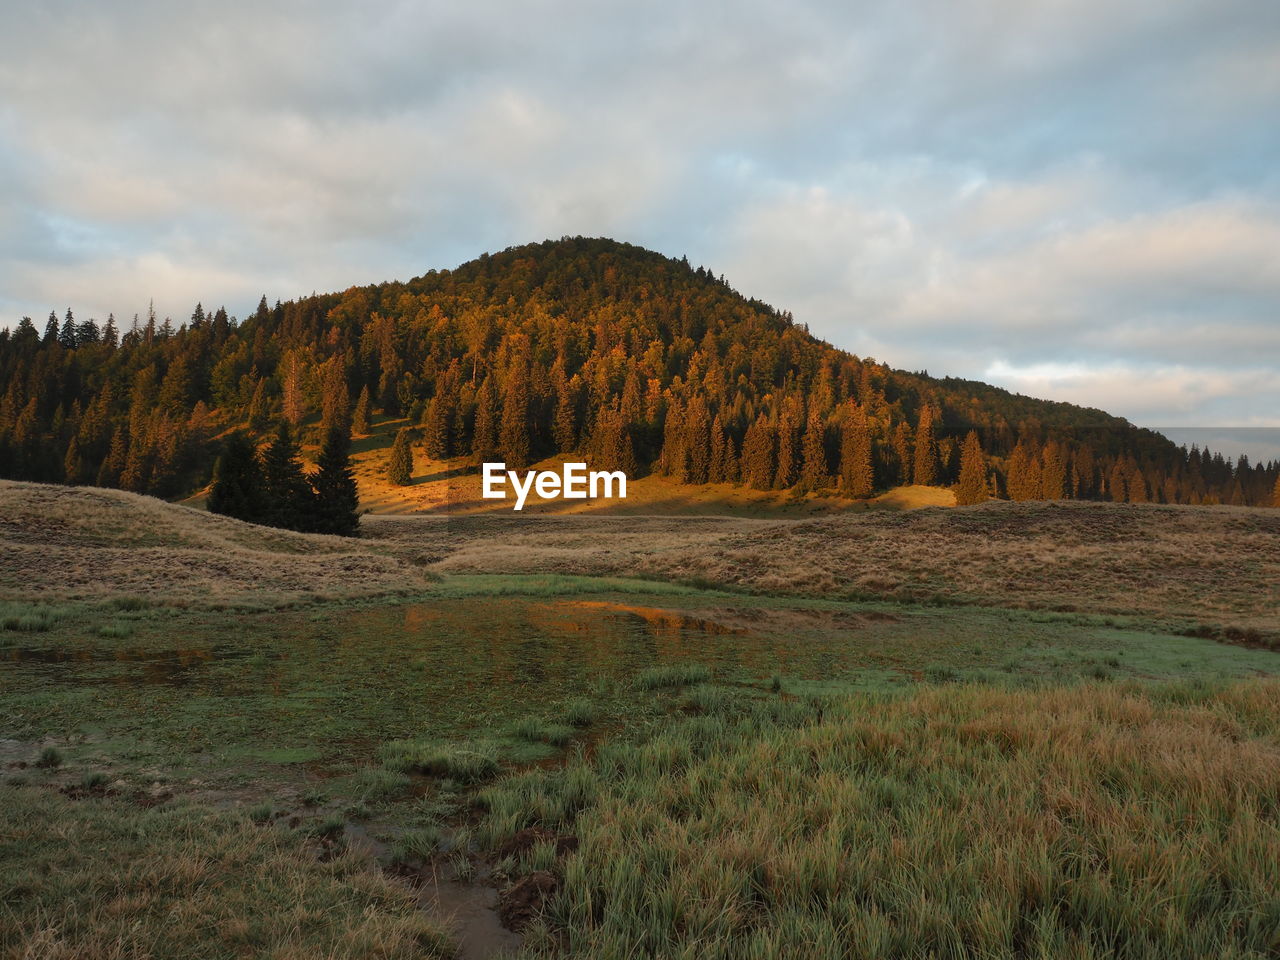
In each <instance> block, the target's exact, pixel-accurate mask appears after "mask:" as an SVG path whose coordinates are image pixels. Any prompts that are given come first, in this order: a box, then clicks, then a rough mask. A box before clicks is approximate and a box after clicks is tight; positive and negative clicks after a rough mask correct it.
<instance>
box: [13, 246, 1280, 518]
mask: <svg viewBox="0 0 1280 960" xmlns="http://www.w3.org/2000/svg"><path fill="white" fill-rule="evenodd" d="M122 326H126V327H127V329H121V327H122ZM379 414H386V415H390V416H394V417H406V416H407V417H408V418H409V422H410V423H411V424H412V425H415V427H416V429H417V436H418V438H419V440H420V443H421V444H422V446H423V447H424V448H425V452H426V453H427V454H428V455H430V456H432V457H435V458H444V457H452V456H470V457H474V458H476V459H477V460H484V459H499V458H500V459H503V460H505V461H506V462H507V463H508V465H510V466H517V465H523V464H526V463H529V462H531V461H534V460H537V459H540V458H542V457H544V456H548V455H551V454H554V453H557V452H570V451H580V452H583V453H586V454H587V455H588V456H589V457H590V458H591V459H592V461H593V463H595V464H596V465H598V466H608V467H613V468H618V467H620V468H623V469H626V470H628V471H631V472H632V473H644V472H646V471H661V472H664V473H667V474H669V475H671V476H673V477H675V478H676V479H679V480H682V481H685V482H688V483H705V482H727V481H738V482H742V483H745V484H748V485H751V486H754V487H758V488H762V489H787V488H798V489H824V490H832V491H840V492H843V493H844V494H845V495H848V496H865V495H867V494H869V493H870V491H871V489H872V488H873V487H876V488H883V487H888V486H893V485H897V484H902V483H912V482H914V483H933V484H939V483H941V484H949V483H955V482H957V481H958V480H960V479H961V474H962V468H966V469H964V470H963V472H964V478H965V481H966V483H967V484H968V488H969V495H970V497H972V496H981V495H983V494H984V493H990V494H992V495H995V496H1010V497H1013V498H1016V499H1032V498H1046V499H1054V498H1060V497H1081V498H1107V499H1115V500H1133V501H1142V500H1154V501H1170V502H1192V503H1201V502H1219V501H1222V502H1231V503H1251V504H1263V503H1269V502H1270V501H1271V498H1272V496H1273V489H1274V488H1275V487H1276V484H1277V474H1278V473H1280V465H1276V464H1271V465H1266V466H1264V465H1256V466H1250V465H1248V464H1247V463H1245V462H1242V463H1239V464H1231V463H1226V462H1224V461H1223V460H1222V459H1221V458H1220V457H1216V456H1209V455H1207V454H1202V453H1201V452H1199V451H1192V452H1190V453H1188V452H1186V451H1183V450H1181V449H1179V448H1177V447H1175V446H1174V444H1172V443H1171V442H1169V441H1168V440H1167V439H1165V438H1164V437H1162V436H1160V435H1158V434H1155V433H1152V432H1150V431H1145V430H1139V429H1136V428H1134V427H1133V426H1131V425H1130V424H1128V423H1127V422H1126V421H1124V420H1120V419H1118V418H1115V417H1111V416H1108V415H1107V414H1105V413H1103V412H1101V411H1098V410H1091V409H1085V408H1081V407H1076V406H1073V405H1070V404H1064V403H1050V402H1046V401H1041V400H1033V399H1030V398H1028V397H1023V396H1019V395H1015V394H1010V393H1008V392H1006V391H1003V390H998V389H996V388H993V387H990V386H987V385H985V384H979V383H972V382H968V381H963V380H954V379H935V378H931V377H928V376H924V375H919V374H912V373H905V372H902V371H897V370H891V369H890V368H889V367H888V366H886V365H884V364H882V363H877V362H875V361H873V360H870V359H859V358H857V357H854V356H851V355H850V354H848V353H845V352H843V351H841V350H837V349H835V348H833V347H832V346H830V345H828V344H826V343H824V342H822V341H820V340H817V339H816V338H814V337H812V336H811V335H810V334H809V333H808V331H807V329H806V328H805V327H804V326H803V325H800V324H796V323H794V322H793V320H792V318H791V316H790V315H789V314H787V313H783V312H779V311H777V310H775V309H774V308H772V307H770V306H768V305H767V304H764V303H761V302H759V301H757V300H750V299H746V298H744V297H743V296H741V295H740V294H738V293H737V292H736V291H734V290H733V289H732V288H730V287H729V286H728V285H727V284H726V283H725V282H724V280H723V279H722V278H717V277H715V276H714V275H712V274H711V273H709V272H708V271H706V270H704V269H703V268H701V267H698V268H696V269H694V268H693V267H691V266H690V265H689V263H688V262H687V261H685V260H683V259H682V260H674V259H670V258H667V257H664V256H661V255H659V254H656V253H652V252H649V251H647V250H643V249H641V248H639V247H634V246H630V245H627V244H621V243H616V242H613V241H610V240H597V239H584V238H573V239H563V240H559V241H549V242H546V243H540V244H531V245H528V246H523V247H517V248H513V249H509V250H506V251H503V252H502V253H499V254H495V255H491V256H490V255H486V256H482V257H480V258H479V259H477V260H475V261H472V262H471V263H468V264H465V265H464V266H462V267H459V268H458V269H457V270H452V271H448V270H445V271H438V272H437V271H432V272H430V273H428V274H426V275H425V276H422V277H419V278H417V279H415V280H411V281H409V282H407V283H384V284H380V285H377V286H370V287H357V288H352V289H350V290H347V291H345V292H343V293H335V294H327V295H322V296H311V297H306V298H303V299H299V300H294V301H290V302H287V303H277V304H276V305H275V306H274V307H272V306H269V305H268V304H267V302H266V300H265V298H264V299H263V301H262V303H260V304H259V306H258V309H257V311H256V312H255V313H254V314H253V315H251V316H249V317H247V318H245V319H244V320H243V321H240V322H237V321H236V320H235V319H234V318H231V317H229V316H228V315H227V314H226V311H225V310H217V311H214V312H212V313H208V312H206V311H205V310H204V309H203V308H202V307H200V306H197V307H196V308H195V311H194V312H193V314H192V316H191V317H190V319H189V320H188V321H187V322H185V323H182V324H181V325H179V326H176V327H175V326H174V324H172V323H170V322H169V321H164V322H162V323H157V321H156V318H154V317H149V318H144V319H143V320H142V321H141V322H138V321H137V320H136V319H135V321H134V322H133V323H132V324H129V325H121V324H118V323H117V322H116V321H115V319H114V318H108V320H107V321H106V322H105V323H100V322H98V321H95V320H84V321H82V322H81V321H77V319H76V318H75V317H74V316H73V314H72V313H71V311H70V310H69V311H68V312H67V314H66V316H65V317H64V318H62V319H61V320H60V319H59V318H58V317H56V316H54V315H51V316H50V318H49V320H48V323H47V324H46V325H45V326H44V328H43V330H42V329H41V328H39V327H37V326H36V325H35V324H33V323H32V322H31V321H30V320H28V319H25V318H24V319H23V320H22V322H21V323H20V324H19V325H17V326H16V327H15V328H14V329H13V330H11V331H9V330H6V331H3V332H0V475H2V476H6V477H11V478H17V479H29V480H47V481H65V482H68V483H88V484H98V485H101V486H119V487H123V488H125V489H129V490H135V491H139V492H148V493H155V494H158V495H161V496H175V495H180V494H183V493H186V492H188V491H191V490H193V489H196V488H198V487H200V486H202V485H203V484H204V483H205V482H207V480H208V476H209V471H210V469H211V465H212V462H213V460H214V458H215V456H216V454H217V451H218V449H219V448H220V444H221V442H222V439H223V438H224V437H225V436H226V435H227V434H228V432H229V431H233V430H238V429H248V430H249V431H251V432H252V433H253V434H254V435H262V434H264V433H266V432H268V431H270V430H271V429H273V428H274V426H275V424H276V423H277V422H278V421H279V420H281V419H283V420H287V421H289V422H290V423H292V424H294V425H295V426H296V427H298V428H299V429H300V430H301V431H302V433H303V435H304V436H308V435H311V436H315V435H318V431H319V429H321V428H327V427H328V426H329V425H331V424H333V423H338V424H343V425H346V424H350V425H351V426H352V427H353V428H354V430H355V431H356V432H357V433H360V432H362V431H367V430H368V422H369V419H370V417H371V416H376V415H379ZM971 431H973V432H974V439H971V440H969V442H968V445H967V454H966V455H964V456H962V448H964V447H966V444H965V441H966V438H967V437H968V436H969V434H970V432H971ZM975 478H977V480H976V481H975ZM975 482H976V484H977V487H978V488H979V489H978V490H977V492H976V494H975V491H974V487H975Z"/></svg>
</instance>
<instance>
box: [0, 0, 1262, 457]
mask: <svg viewBox="0 0 1280 960" xmlns="http://www.w3.org/2000/svg"><path fill="white" fill-rule="evenodd" d="M0 34H2V35H3V36H5V37H8V38H9V43H8V44H6V50H5V55H4V57H3V58H2V59H0V321H2V322H6V323H12V322H14V321H16V320H17V319H18V318H19V317H21V316H22V315H24V314H29V315H31V316H33V317H34V318H36V319H37V321H39V320H40V319H41V318H43V317H44V316H45V315H47V313H48V312H49V310H50V309H57V310H58V311H59V313H61V312H62V311H63V310H64V309H65V308H66V307H67V306H71V307H72V308H73V309H74V310H75V311H76V314H77V316H80V317H82V318H83V317H84V316H97V317H105V315H106V313H107V312H108V311H114V312H115V313H116V315H117V317H121V316H124V317H131V316H132V314H133V313H134V312H137V311H145V308H146V304H147V301H148V300H149V299H152V298H154V300H155V303H156V307H157V310H159V311H160V312H161V313H162V314H166V313H167V314H172V315H173V316H174V317H175V319H177V318H181V317H185V316H187V315H189V314H190V311H191V308H192V306H193V304H194V303H195V301H196V300H202V301H203V302H204V303H205V304H206V306H207V305H210V304H219V303H225V304H226V306H227V307H228V309H230V310H231V311H232V312H233V313H236V314H240V315H243V314H244V313H246V312H247V311H248V310H249V309H250V308H251V307H252V306H253V305H254V304H255V303H256V302H257V299H258V297H259V295H261V294H262V293H266V294H267V296H268V297H269V298H272V299H275V298H277V297H279V298H281V299H287V298H289V297H292V296H296V295H298V294H302V293H308V292H310V291H312V290H316V291H329V290H335V289H343V288H345V287H347V286H350V285H353V284H360V283H368V282H376V281H380V280H385V279H407V278H409V277H411V276H415V275H417V274H420V273H422V272H424V271H425V270H427V269H428V268H431V267H448V266H455V265H457V264H458V263H460V262H462V261H465V260H468V259H471V258H472V257H474V256H476V255H477V254H479V253H481V252H483V251H486V250H497V249H501V248H503V247H506V246H510V245H513V244H519V243H524V242H527V241H531V240H540V239H544V238H547V237H558V236H561V235H565V234H587V235H605V236H612V237H615V238H618V239H623V240H628V241H631V242H635V243H639V244H643V245H645V246H648V247H652V248H654V249H656V250H660V251H662V252H664V253H667V254H670V255H673V256H679V255H681V254H687V255H688V257H689V258H690V260H691V261H693V262H694V263H703V264H706V265H707V266H709V267H711V268H713V269H714V270H715V271H716V272H717V273H723V274H724V275H725V277H726V278H727V279H728V280H729V281H730V282H731V283H732V284H733V285H734V286H735V287H737V288H738V289H739V290H741V291H742V292H744V293H746V294H748V295H752V296H756V297H759V298H761V299H764V300H767V301H769V302H771V303H773V304H775V305H776V306H779V307H782V308H787V309H790V310H791V311H792V312H793V313H794V314H795V316H796V318H797V319H798V320H801V321H804V322H807V323H808V324H809V326H810V328H811V329H812V330H813V331H814V332H815V333H817V334H818V335H820V336H822V337H824V338H826V339H828V340H830V341H831V342H833V343H835V344H837V345H839V346H842V347H845V348H848V349H850V350H853V351H854V352H857V353H859V354H862V355H870V356H874V357H876V358H877V359H882V360H885V361H887V362H889V363H890V364H892V365H893V366H897V367H904V368H908V369H928V370H929V371H930V372H931V373H935V374H944V373H946V374H953V375H957V376H965V377H972V378H978V379H984V380H987V381H990V382H993V383H997V384H999V385H1002V386H1006V387H1010V388H1013V389H1017V390H1020V391H1022V392H1025V393H1030V394H1034V395H1038V396H1045V397H1050V398H1054V399H1063V400H1071V401H1074V402H1079V403H1086V404H1089V405H1092V406H1100V407H1103V408H1105V409H1108V410H1110V411H1112V412H1115V413H1118V414H1121V415H1123V416H1127V417H1129V418H1130V419H1131V420H1133V421H1135V422H1137V423H1141V424H1144V425H1153V426H1163V425H1195V426H1222V425H1231V426H1237V427H1244V426H1254V427H1280V120H1278V118H1280V3H1275V2H1271V0H1127V2H1124V3H1117V2H1115V0H896V2H848V0H845V2H825V3H824V2H803V0H800V2H797V0H791V2H788V3H785V4H783V3H759V2H751V0H745V2H738V3H720V2H718V3H710V2H708V3H700V4H698V3H695V4H690V3H688V2H682V0H651V2H649V3H645V4H626V5H622V4H608V3H601V2H599V0H522V2H518V3H517V2H494V3H484V2H470V3H463V2H436V3H412V2H399V3H389V2H373V3H369V2H366V3H363V4H360V5H359V6H357V5H355V4H349V3H348V4H339V3H330V2H325V0H312V2H307V3H302V2H298V3H284V2H276V0H271V2H254V3H239V2H236V0H223V2H220V3H217V4H211V3H197V4H189V5H188V4H174V3H172V2H163V3H161V2H146V0H128V2H63V0H44V2H41V3H34V2H25V0H22V2H14V3H5V4H4V5H3V7H2V8H0ZM1277 450H1280V448H1277Z"/></svg>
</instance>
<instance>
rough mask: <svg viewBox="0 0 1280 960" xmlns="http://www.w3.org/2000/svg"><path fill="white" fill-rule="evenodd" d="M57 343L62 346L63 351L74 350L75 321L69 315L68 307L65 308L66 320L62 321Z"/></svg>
mask: <svg viewBox="0 0 1280 960" xmlns="http://www.w3.org/2000/svg"><path fill="white" fill-rule="evenodd" d="M50 316H52V314H50ZM58 342H59V343H60V344H62V346H63V348H64V349H67V350H74V349H75V348H76V321H75V318H74V317H73V316H72V315H71V308H70V307H67V318H66V319H65V320H63V321H62V329H61V330H60V331H59V332H58Z"/></svg>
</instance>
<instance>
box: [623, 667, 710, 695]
mask: <svg viewBox="0 0 1280 960" xmlns="http://www.w3.org/2000/svg"><path fill="white" fill-rule="evenodd" d="M710 679H711V671H710V670H708V669H707V668H706V667H704V666H701V665H699V664H687V663H681V664H671V665H670V666H664V667H650V668H649V669H648V670H642V671H641V672H640V675H639V676H637V677H636V686H638V687H639V688H640V689H641V690H662V689H665V688H668V687H683V686H686V685H688V684H693V683H706V682H707V681H708V680H710Z"/></svg>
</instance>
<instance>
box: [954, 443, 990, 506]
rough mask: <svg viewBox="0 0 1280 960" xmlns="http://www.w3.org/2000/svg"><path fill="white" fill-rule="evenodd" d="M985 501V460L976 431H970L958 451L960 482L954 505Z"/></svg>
mask: <svg viewBox="0 0 1280 960" xmlns="http://www.w3.org/2000/svg"><path fill="white" fill-rule="evenodd" d="M986 499H987V458H986V456H985V454H983V452H982V443H981V441H980V440H979V439H978V433H977V431H976V430H970V431H969V434H968V436H966V437H965V438H964V446H963V447H962V448H961V449H960V482H959V483H958V484H957V485H956V505H957V506H968V505H969V504H973V503H982V502H983V501H985V500H986Z"/></svg>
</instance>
